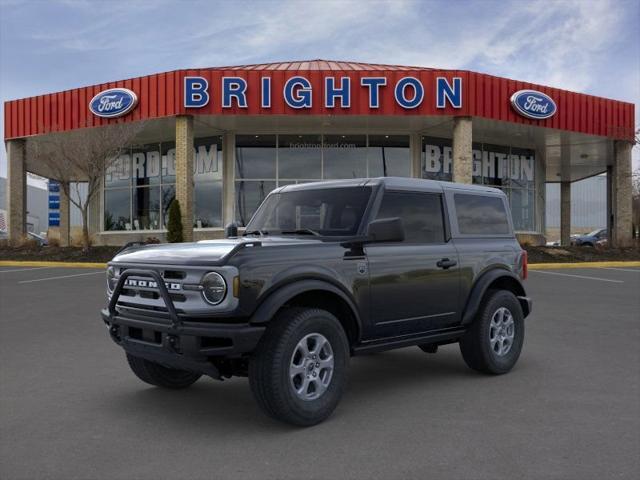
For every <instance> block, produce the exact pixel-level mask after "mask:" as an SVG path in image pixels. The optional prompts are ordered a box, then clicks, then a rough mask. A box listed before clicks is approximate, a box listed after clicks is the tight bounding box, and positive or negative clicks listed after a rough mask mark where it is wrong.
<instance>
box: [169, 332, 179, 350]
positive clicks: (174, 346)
mask: <svg viewBox="0 0 640 480" xmlns="http://www.w3.org/2000/svg"><path fill="white" fill-rule="evenodd" d="M167 345H168V346H169V349H171V350H173V351H174V352H176V353H180V340H179V339H178V337H176V336H175V335H167Z"/></svg>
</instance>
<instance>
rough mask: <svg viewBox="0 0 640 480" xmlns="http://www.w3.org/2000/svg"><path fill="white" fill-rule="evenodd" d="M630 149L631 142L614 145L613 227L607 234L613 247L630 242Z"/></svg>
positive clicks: (619, 142)
mask: <svg viewBox="0 0 640 480" xmlns="http://www.w3.org/2000/svg"><path fill="white" fill-rule="evenodd" d="M631 147H632V143H631V142H622V141H618V142H616V143H615V164H614V166H613V178H612V179H611V187H612V192H611V196H612V197H613V198H612V200H613V222H612V223H613V225H612V228H611V232H609V236H610V239H611V240H610V241H611V245H612V246H615V247H628V246H630V245H631V242H632V231H631V229H632V215H631V192H632V178H631Z"/></svg>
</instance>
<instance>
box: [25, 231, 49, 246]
mask: <svg viewBox="0 0 640 480" xmlns="http://www.w3.org/2000/svg"><path fill="white" fill-rule="evenodd" d="M27 238H28V239H29V240H35V241H36V242H38V245H39V246H40V247H46V246H47V245H49V241H48V240H47V237H45V236H44V235H38V234H37V233H33V232H27Z"/></svg>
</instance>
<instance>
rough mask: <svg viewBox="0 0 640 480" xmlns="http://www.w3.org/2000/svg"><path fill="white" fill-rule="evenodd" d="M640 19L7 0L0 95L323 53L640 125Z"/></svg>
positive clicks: (398, 1) (429, 4)
mask: <svg viewBox="0 0 640 480" xmlns="http://www.w3.org/2000/svg"><path fill="white" fill-rule="evenodd" d="M639 23H640V0H595V1H590V0H559V1H549V0H538V1H536V0H533V1H530V0H516V1H506V0H501V1H492V0H479V1H465V0H444V1H435V0H434V1H429V0H427V1H411V0H389V1H376V0H365V1H349V0H341V1H312V0H308V1H294V0H286V1H267V0H262V1H253V2H243V1H227V2H215V1H199V0H182V1H176V0H172V1H170V0H102V1H97V0H93V1H92V0H57V1H56V0H0V100H1V101H2V102H4V101H6V100H10V99H15V98H22V97H28V96H32V95H39V94H43V93H48V92H54V91H59V90H65V89H69V88H75V87H81V86H85V85H90V84H94V83H102V82H106V81H111V80H120V79H124V78H129V77H135V76H140V75H147V74H151V73H157V72H162V71H168V70H174V69H181V68H197V67H215V66H224V65H240V64H248V63H264V62H275V61H290V60H308V59H316V58H323V59H329V60H351V61H360V62H372V63H395V64H402V65H416V66H425V67H434V68H444V69H447V68H453V69H468V70H474V71H478V72H483V73H489V74H493V75H498V76H505V77H509V78H514V79H518V80H523V81H530V82H534V83H539V84H543V85H549V86H553V87H558V88H564V89H568V90H574V91H578V92H584V93H589V94H593V95H599V96H604V97H609V98H613V99H617V100H624V101H628V102H632V103H634V104H635V105H636V124H637V125H639V124H640V110H639V107H640V28H639V27H638V25H639ZM2 118H3V116H0V127H1V129H2V131H4V126H3V125H2ZM636 128H638V127H636ZM639 150H640V149H639V148H638V147H636V148H635V149H634V168H638V167H639V166H640V159H639V157H640V155H639V154H640V151H639ZM0 176H6V158H5V152H4V149H0Z"/></svg>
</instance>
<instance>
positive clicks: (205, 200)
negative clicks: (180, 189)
mask: <svg viewBox="0 0 640 480" xmlns="http://www.w3.org/2000/svg"><path fill="white" fill-rule="evenodd" d="M194 197H195V205H194V217H195V219H194V225H193V226H194V227H195V228H220V227H222V181H221V180H220V181H217V182H206V183H198V182H196V184H195V186H194Z"/></svg>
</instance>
